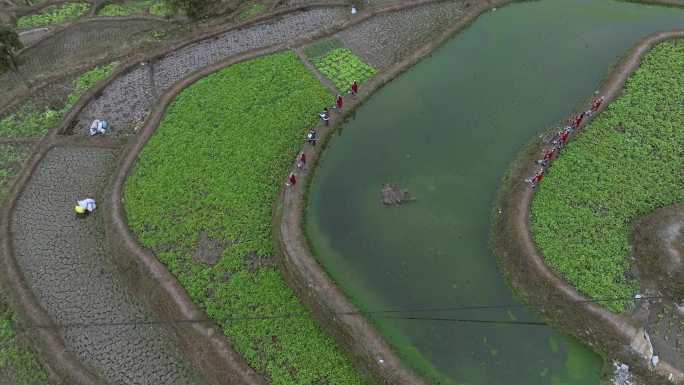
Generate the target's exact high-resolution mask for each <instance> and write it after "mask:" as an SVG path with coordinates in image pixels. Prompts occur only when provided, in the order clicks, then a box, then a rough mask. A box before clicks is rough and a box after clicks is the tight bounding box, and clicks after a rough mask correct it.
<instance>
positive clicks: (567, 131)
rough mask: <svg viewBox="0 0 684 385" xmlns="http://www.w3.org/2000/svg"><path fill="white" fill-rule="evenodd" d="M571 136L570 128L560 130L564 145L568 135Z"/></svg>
mask: <svg viewBox="0 0 684 385" xmlns="http://www.w3.org/2000/svg"><path fill="white" fill-rule="evenodd" d="M569 136H570V131H569V130H563V131H561V132H560V141H561V144H562V145H563V146H565V144H566V143H567V142H568V137H569Z"/></svg>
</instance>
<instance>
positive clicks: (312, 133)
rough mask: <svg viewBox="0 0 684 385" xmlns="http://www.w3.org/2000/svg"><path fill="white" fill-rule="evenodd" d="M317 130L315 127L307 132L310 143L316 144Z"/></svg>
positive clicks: (307, 139)
mask: <svg viewBox="0 0 684 385" xmlns="http://www.w3.org/2000/svg"><path fill="white" fill-rule="evenodd" d="M316 140H318V139H316V130H314V129H313V128H312V129H310V130H309V133H308V134H306V141H307V142H309V144H310V145H312V146H315V145H316Z"/></svg>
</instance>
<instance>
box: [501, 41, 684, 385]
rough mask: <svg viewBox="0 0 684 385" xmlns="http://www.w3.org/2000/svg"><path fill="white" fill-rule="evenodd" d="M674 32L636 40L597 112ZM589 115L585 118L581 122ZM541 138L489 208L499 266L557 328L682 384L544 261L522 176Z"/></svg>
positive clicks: (606, 85)
mask: <svg viewBox="0 0 684 385" xmlns="http://www.w3.org/2000/svg"><path fill="white" fill-rule="evenodd" d="M679 38H684V30H675V31H670V32H661V33H656V34H654V35H651V36H648V37H646V38H644V39H642V40H640V41H639V42H638V43H637V44H636V45H635V47H634V48H633V49H632V50H631V51H630V52H629V53H628V54H627V55H626V56H625V57H624V58H623V59H622V60H621V61H620V62H619V63H618V65H617V66H616V67H615V68H614V70H613V72H612V73H611V74H610V75H609V76H608V77H607V78H606V79H605V80H604V82H603V84H602V85H601V87H600V88H599V91H598V95H602V96H605V98H606V101H605V102H604V103H603V104H602V106H601V108H600V109H599V111H598V112H597V114H598V113H600V112H601V111H602V110H603V109H604V108H605V107H606V105H608V104H609V103H610V102H611V101H613V100H615V99H616V98H617V97H619V96H620V93H621V91H622V89H623V87H624V84H625V82H626V81H627V79H628V78H629V77H630V76H631V74H632V73H633V72H634V71H635V70H636V69H637V68H638V67H639V64H640V63H641V59H642V57H643V56H644V55H645V54H646V53H648V52H649V51H650V50H651V48H652V47H653V46H655V45H656V44H658V43H661V42H664V41H667V40H673V39H679ZM586 109H588V108H586ZM594 116H596V115H594ZM590 121H591V119H586V120H585V121H584V122H583V123H582V126H586V125H587V124H588V123H589V122H590ZM580 127H581V126H580ZM545 144H546V143H545V141H544V139H543V138H537V139H536V140H535V141H534V142H532V143H531V144H530V145H528V146H527V147H526V148H525V149H524V150H523V151H522V152H521V153H520V155H519V156H518V157H517V159H516V160H515V161H514V162H513V164H512V167H511V169H510V170H509V171H508V173H507V174H506V176H505V177H504V179H503V182H502V187H501V189H500V191H499V194H498V198H497V202H496V205H495V208H494V211H493V214H492V216H493V230H492V233H493V237H492V247H493V249H494V252H495V254H496V255H497V258H498V261H499V263H500V265H501V266H502V270H503V271H504V272H505V273H506V275H507V278H508V280H509V282H510V283H511V284H512V285H513V287H514V288H515V290H516V291H517V292H518V293H519V294H521V295H522V297H523V298H525V300H526V301H527V302H528V303H529V304H530V305H531V306H533V307H535V304H540V303H543V306H537V307H536V308H537V310H538V311H540V312H541V313H542V314H543V315H544V317H545V318H546V319H548V320H549V321H550V322H552V323H553V324H554V325H555V326H556V327H558V328H559V329H561V330H566V331H568V332H571V333H572V334H574V335H575V336H576V337H578V338H579V339H580V340H582V341H583V342H585V343H587V344H588V345H589V346H592V347H594V348H595V349H598V350H599V351H601V352H603V353H604V354H605V355H607V356H608V357H609V358H616V359H619V360H621V361H623V362H627V363H629V364H630V366H631V367H632V369H633V370H635V371H636V372H637V373H638V374H639V375H641V376H642V377H644V378H646V379H648V381H649V382H650V383H654V384H656V383H658V384H659V383H665V382H667V381H671V383H675V384H680V385H681V384H684V373H682V372H681V371H679V370H677V369H676V368H674V367H673V366H672V365H670V364H668V363H667V362H664V361H662V360H661V361H660V363H659V364H658V366H657V368H656V370H651V369H650V368H649V362H648V358H649V357H646V356H645V352H644V351H645V350H646V349H647V348H648V345H649V344H648V343H646V342H645V341H644V336H643V329H640V328H637V327H636V325H634V324H633V323H632V322H631V321H630V320H628V319H627V318H626V317H625V316H623V315H620V314H615V313H612V312H610V311H609V310H607V309H605V308H604V307H602V306H600V305H599V304H598V303H596V302H594V301H591V300H590V299H589V298H587V297H586V296H584V295H583V294H581V293H579V292H578V291H577V290H576V289H575V288H574V287H573V286H571V285H570V284H568V283H567V282H566V281H565V280H563V279H562V278H560V277H559V276H558V275H556V274H555V273H554V272H552V271H551V270H550V269H549V267H548V266H546V264H545V263H544V257H543V256H542V253H541V251H539V250H538V249H537V247H536V245H535V243H534V239H533V235H532V232H531V228H530V205H531V202H532V199H533V197H534V193H535V190H534V189H532V188H530V186H529V185H528V184H527V183H524V182H523V180H524V179H525V178H527V177H529V176H530V175H533V174H534V171H535V170H536V165H535V160H537V159H538V158H539V154H540V153H541V150H542V148H543V146H545Z"/></svg>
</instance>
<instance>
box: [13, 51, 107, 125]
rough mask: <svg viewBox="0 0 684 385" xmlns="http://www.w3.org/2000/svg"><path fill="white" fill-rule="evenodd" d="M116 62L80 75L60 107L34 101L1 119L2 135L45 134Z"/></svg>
mask: <svg viewBox="0 0 684 385" xmlns="http://www.w3.org/2000/svg"><path fill="white" fill-rule="evenodd" d="M115 65H116V63H111V64H108V65H104V66H100V67H96V68H94V69H92V70H90V71H88V72H86V73H84V74H83V75H81V76H79V77H78V78H77V79H76V80H74V83H73V89H72V91H71V92H70V93H69V95H68V96H67V99H66V103H65V105H64V106H63V107H62V108H60V109H52V108H39V107H37V106H36V105H34V104H33V103H32V102H30V101H29V102H27V103H25V104H24V105H22V106H21V107H20V108H19V109H18V110H17V111H16V112H14V113H12V114H10V115H8V116H6V117H5V118H3V119H2V120H0V137H2V138H29V137H36V136H41V135H43V134H44V133H45V132H46V131H47V130H49V129H50V128H52V127H54V126H56V125H57V124H58V123H59V122H61V120H62V118H63V117H64V115H65V114H66V113H67V112H68V111H69V109H71V107H73V105H74V104H75V103H76V101H78V98H80V97H81V95H82V94H83V93H84V92H85V91H86V90H88V89H89V88H90V87H92V86H93V85H95V83H97V82H98V81H100V80H102V79H104V78H106V77H107V76H109V75H110V74H111V73H112V71H113V70H114V67H115Z"/></svg>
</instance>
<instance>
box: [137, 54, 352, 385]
mask: <svg viewBox="0 0 684 385" xmlns="http://www.w3.org/2000/svg"><path fill="white" fill-rule="evenodd" d="M332 101H333V98H332V95H331V94H330V93H329V91H328V90H327V89H326V88H325V87H323V86H322V85H321V84H320V83H319V82H318V80H317V79H316V78H315V77H314V76H313V74H311V73H310V72H309V71H308V70H307V69H306V67H304V66H303V65H302V64H301V62H300V61H299V60H298V59H297V57H296V55H295V54H293V53H291V52H287V53H282V54H276V55H270V56H266V57H263V58H260V59H256V60H252V61H248V62H244V63H239V64H236V65H233V66H230V67H228V68H226V69H224V70H221V71H219V72H216V73H214V74H212V75H209V76H207V77H206V78H203V79H201V80H199V81H198V82H196V83H195V84H193V85H192V86H190V87H188V88H187V89H185V90H184V91H183V92H182V93H181V94H179V95H178V97H177V98H176V100H175V101H174V102H173V103H172V104H171V105H170V106H169V108H168V110H167V113H166V116H165V117H164V119H163V121H162V122H161V124H160V126H159V127H158V128H157V131H156V132H155V134H154V135H153V136H152V138H151V139H150V141H149V142H148V143H147V145H146V146H145V148H144V149H143V150H142V151H141V153H140V155H139V158H138V162H137V165H136V168H135V170H134V172H133V173H132V174H131V176H130V177H129V179H128V180H127V182H126V185H125V188H124V202H125V210H126V215H127V219H128V223H129V225H130V226H131V228H132V230H133V231H134V232H135V233H136V234H137V235H138V237H139V241H140V242H141V244H142V245H144V246H146V247H149V248H152V249H153V250H154V251H155V253H156V255H157V257H158V258H159V259H160V260H161V261H162V262H163V263H164V264H165V265H166V266H167V267H168V268H169V270H170V271H171V273H172V274H174V275H175V276H176V277H177V278H178V280H179V282H180V283H181V284H182V285H183V287H185V289H186V290H187V291H188V294H189V295H190V297H191V298H192V299H193V300H194V301H195V302H196V303H198V304H199V305H200V306H201V307H202V308H203V309H204V310H205V311H206V312H207V314H208V315H209V316H210V317H211V318H212V319H214V320H215V321H216V322H217V323H218V324H219V325H220V326H221V327H222V328H223V331H224V333H225V334H226V335H227V336H228V337H229V339H230V340H231V342H232V344H233V346H235V348H236V349H237V351H239V352H240V353H241V354H242V355H243V356H244V357H245V358H246V359H247V361H248V362H249V363H250V365H251V366H252V367H254V368H255V369H256V370H257V371H259V372H261V373H263V374H265V376H266V377H267V378H268V379H269V382H270V383H271V384H274V385H285V384H350V385H353V384H360V383H363V382H364V380H363V379H362V378H361V377H360V376H359V374H358V373H357V372H356V371H355V370H354V368H353V367H352V365H351V363H350V361H349V360H348V359H347V358H346V357H345V355H344V354H343V352H342V351H340V349H339V348H338V347H337V346H336V345H335V343H334V341H333V340H332V339H331V338H330V337H329V336H327V335H326V334H325V333H324V332H323V331H322V330H321V329H320V328H319V327H318V326H317V325H316V324H315V322H314V321H313V319H312V317H311V315H310V314H309V312H308V311H307V310H306V309H305V308H304V307H303V306H302V305H301V303H300V301H299V300H298V298H297V297H296V296H295V294H294V293H293V292H292V290H290V289H289V287H288V286H287V285H286V283H285V281H284V280H283V278H282V276H281V274H280V272H279V271H278V269H277V267H276V266H275V263H274V262H275V261H274V257H273V253H274V249H273V243H272V237H271V219H272V206H273V202H274V201H275V200H276V199H277V196H278V193H279V190H280V188H281V186H282V183H283V182H284V181H285V176H286V174H287V170H288V168H289V166H290V165H291V162H292V161H293V159H294V157H295V155H296V154H297V152H298V150H299V148H300V146H301V145H302V143H303V139H304V136H305V133H306V130H307V129H308V127H311V126H313V125H314V124H315V123H316V122H317V120H318V115H317V112H319V111H320V110H322V109H323V107H325V106H328V105H330V104H331V103H332ZM179 149H182V150H180V151H179ZM207 262H209V263H207ZM274 314H297V315H301V316H297V317H292V318H285V319H282V318H281V319H278V318H270V319H268V318H267V319H260V318H259V317H262V316H268V315H274ZM244 317H248V318H250V317H251V319H250V320H245V319H244ZM236 318H242V319H237V320H236Z"/></svg>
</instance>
